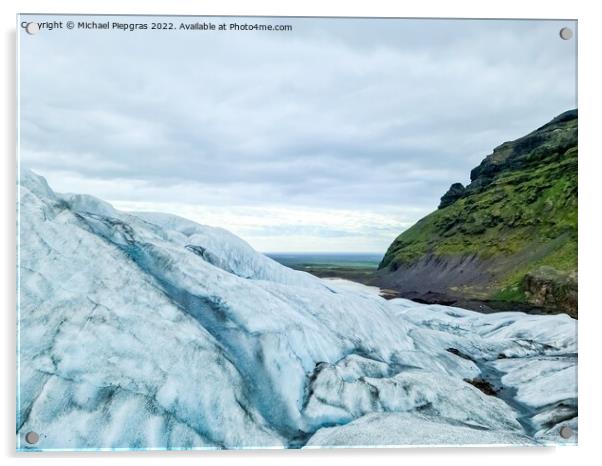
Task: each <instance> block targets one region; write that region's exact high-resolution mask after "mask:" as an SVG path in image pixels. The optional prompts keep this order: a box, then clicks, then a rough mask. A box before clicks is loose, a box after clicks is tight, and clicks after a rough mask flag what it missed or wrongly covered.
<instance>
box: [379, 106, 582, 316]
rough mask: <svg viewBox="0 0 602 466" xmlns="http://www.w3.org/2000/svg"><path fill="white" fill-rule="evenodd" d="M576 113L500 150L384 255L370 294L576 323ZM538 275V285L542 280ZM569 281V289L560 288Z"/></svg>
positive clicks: (556, 120) (402, 235) (404, 233)
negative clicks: (564, 316)
mask: <svg viewBox="0 0 602 466" xmlns="http://www.w3.org/2000/svg"><path fill="white" fill-rule="evenodd" d="M577 121H578V116H577V110H570V111H568V112H565V113H563V114H561V115H560V116H558V117H556V118H554V119H553V120H552V121H551V122H549V123H547V124H546V125H544V126H542V127H540V128H538V129H537V130H535V131H533V132H532V133H530V134H528V135H526V136H524V137H522V138H519V139H517V140H515V141H510V142H505V143H503V144H502V145H500V146H498V147H497V148H495V149H494V150H493V153H492V154H490V155H488V156H487V157H485V159H484V160H483V161H482V162H481V163H480V164H479V166H478V167H476V168H474V169H473V170H472V171H471V175H470V178H471V182H470V184H469V185H468V186H466V187H464V186H462V185H461V184H460V183H454V184H453V185H452V186H451V187H450V189H449V190H448V192H447V193H445V195H444V196H443V197H442V198H441V204H440V205H439V208H438V210H436V211H435V212H433V213H431V214H429V215H428V216H426V217H425V218H423V219H422V220H420V221H419V222H417V223H416V224H415V225H414V226H413V227H411V228H409V229H408V230H406V231H404V232H403V233H402V234H401V235H400V236H399V237H398V238H397V239H396V240H395V241H394V242H393V243H392V244H391V246H390V247H389V249H388V251H387V253H386V254H385V257H384V258H383V260H382V262H381V264H380V267H379V269H380V270H379V272H378V273H377V278H376V280H375V284H378V285H380V286H383V287H386V288H392V289H395V290H398V291H399V292H401V294H402V295H403V296H408V297H412V298H413V299H415V298H418V299H420V297H421V296H423V297H424V296H429V297H430V298H429V299H425V301H429V302H432V301H433V300H434V301H437V298H434V299H433V296H440V297H442V298H441V299H442V301H444V302H456V301H457V300H467V299H468V300H471V299H478V300H484V301H496V302H510V303H518V304H524V305H533V306H538V307H542V308H545V309H544V310H545V311H548V312H556V311H561V312H567V313H570V314H571V315H574V316H576V315H577V298H576V296H577V293H576V289H577V285H576V278H575V279H574V280H573V281H571V279H567V277H571V276H574V277H576V271H577V159H578V156H577ZM542 267H544V269H543V270H545V271H546V272H545V273H544V274H543V275H542V273H541V270H542ZM567 280H568V281H567Z"/></svg>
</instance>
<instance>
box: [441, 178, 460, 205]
mask: <svg viewBox="0 0 602 466" xmlns="http://www.w3.org/2000/svg"><path fill="white" fill-rule="evenodd" d="M465 192H466V188H465V187H464V185H463V184H462V183H454V184H452V185H451V186H450V187H449V189H448V190H447V192H446V193H445V194H444V195H443V196H442V197H441V203H440V204H439V208H440V209H443V208H444V207H447V206H448V205H451V204H453V203H454V202H456V201H457V200H458V199H460V198H461V197H462V196H463V195H464V193H465Z"/></svg>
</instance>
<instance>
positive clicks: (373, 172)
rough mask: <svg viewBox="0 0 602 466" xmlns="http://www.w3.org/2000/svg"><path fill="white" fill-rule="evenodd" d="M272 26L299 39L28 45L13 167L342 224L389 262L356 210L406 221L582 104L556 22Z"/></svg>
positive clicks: (326, 240)
mask: <svg viewBox="0 0 602 466" xmlns="http://www.w3.org/2000/svg"><path fill="white" fill-rule="evenodd" d="M270 21H271V22H279V23H281V22H283V21H285V22H287V23H291V24H293V26H294V31H293V32H290V33H278V34H274V33H228V32H226V33H219V32H215V33H198V32H197V33H191V32H174V33H173V34H165V33H154V34H153V33H149V32H136V33H124V32H121V31H119V32H114V33H107V32H106V31H102V32H78V31H67V30H58V29H57V30H54V31H52V32H48V31H43V32H42V33H41V34H39V35H36V36H28V35H23V36H22V37H21V48H20V50H21V57H20V58H21V61H20V63H21V74H20V88H21V100H20V103H21V117H22V120H21V128H20V129H21V147H22V154H21V155H22V158H23V161H24V162H25V164H27V165H28V166H29V167H31V168H32V169H34V170H36V171H38V172H39V173H41V174H42V175H44V176H47V177H48V178H49V181H50V182H51V184H52V185H53V186H55V187H56V189H58V190H60V191H75V192H87V193H90V194H94V195H97V196H100V197H102V198H105V199H109V200H113V201H119V202H137V203H140V202H147V203H151V204H153V205H158V204H163V205H166V206H167V207H166V209H167V210H170V209H171V207H169V206H173V209H176V207H175V206H182V205H189V206H192V207H199V206H200V207H202V208H206V209H217V211H223V212H224V219H222V220H220V221H224V222H226V218H229V219H230V217H231V216H232V215H235V212H239V210H237V209H238V206H244V207H245V208H247V209H250V210H249V211H255V210H254V209H259V210H260V211H264V212H265V211H269V212H273V209H275V208H287V209H290V212H292V213H294V214H293V215H292V216H291V217H294V216H295V215H297V214H300V215H308V212H312V211H319V212H329V211H336V212H345V214H344V215H343V216H342V217H341V216H338V215H334V216H333V217H332V218H334V219H335V221H337V222H340V224H339V225H338V226H339V228H338V230H337V231H340V232H341V236H340V238H338V239H339V240H340V241H341V243H340V244H342V245H343V244H344V245H345V248H350V249H353V250H373V249H372V248H375V247H377V243H378V248H380V249H381V250H382V249H384V247H386V241H385V239H384V236H382V237H381V238H380V239H378V241H376V240H373V237H372V236H370V235H367V236H366V235H359V234H358V235H356V236H353V235H351V236H350V235H348V234H351V233H353V230H349V229H350V228H351V227H350V225H349V224H348V223H346V222H345V220H344V218H347V217H346V216H347V215H348V213H349V212H357V213H358V215H360V214H361V215H362V216H363V217H362V218H363V220H362V224H364V225H375V224H376V223H377V221H378V222H383V224H387V219H390V221H391V222H393V223H394V224H395V228H397V226H398V225H400V224H405V223H406V222H413V221H415V220H417V219H418V218H419V216H421V215H423V214H424V213H425V212H428V211H429V210H431V209H433V208H434V207H436V205H437V203H438V199H439V198H440V196H441V195H442V194H443V193H444V192H445V190H446V189H447V187H448V186H449V185H450V184H451V183H452V182H455V181H462V182H466V181H467V179H468V174H469V171H470V169H471V168H473V167H474V166H475V165H477V164H478V163H479V161H480V160H481V159H482V158H483V157H484V156H485V155H486V154H487V153H489V152H490V151H491V149H492V148H493V147H494V146H496V145H498V144H500V143H501V142H503V141H505V140H508V139H512V138H515V137H519V136H521V135H523V134H525V133H526V132H528V131H531V130H533V129H534V128H536V127H537V126H539V125H541V124H543V123H545V122H546V121H548V120H549V119H551V118H552V117H554V116H555V115H556V114H558V113H560V112H562V111H564V110H567V109H569V108H571V107H574V106H575V99H576V96H575V92H574V89H575V43H576V41H562V40H560V39H559V38H558V29H559V28H560V27H561V26H564V25H566V24H565V23H564V22H554V21H472V22H466V21H464V22H459V21H439V20H433V21H427V20H414V21H409V20H404V21H402V20H371V21H364V20H327V19H314V20H311V19H297V20H295V19H274V20H270ZM22 34H25V33H22ZM232 206H237V207H236V208H233V207H232ZM179 208H180V207H177V209H179ZM173 209H172V210H173ZM177 209H176V210H177ZM371 213H377V214H378V215H379V217H378V219H377V220H375V219H372V218H370V214H371ZM327 216H328V215H326V214H325V217H327ZM264 217H265V216H264ZM325 217H324V218H325ZM258 218H259V219H261V218H262V217H261V216H259V217H258ZM262 221H263V222H264V224H263V226H264V227H265V228H264V230H262V231H263V232H264V233H265V238H267V239H266V240H265V244H276V245H278V248H285V247H288V245H290V244H292V242H291V240H290V237H291V235H289V239H288V240H287V241H285V240H283V239H282V235H281V234H279V233H278V232H282V231H283V230H282V228H284V227H285V226H286V225H287V224H286V219H285V218H282V219H280V220H279V222H280V223H278V225H279V226H278V228H279V229H278V228H276V227H275V225H274V224H272V223H270V222H269V221H267V220H262ZM228 222H230V223H228V225H233V227H232V228H233V231H235V232H236V233H239V234H241V235H242V236H243V237H245V238H247V239H249V238H250V235H252V234H253V232H252V231H250V230H245V229H244V228H243V229H242V230H236V228H238V226H237V225H238V223H237V222H239V223H240V222H242V220H232V221H230V220H228ZM395 222H397V223H395ZM243 223H244V222H243ZM313 224H314V222H313V220H312V221H309V220H308V221H307V225H313ZM288 225H289V226H291V227H292V226H294V225H296V224H295V223H290V224H288ZM304 225H305V224H304ZM307 225H305V226H304V228H305V227H307ZM222 226H226V227H227V225H222ZM270 227H273V232H272V234H270V233H269V230H268V229H269V228H270ZM241 231H242V233H241ZM299 231H301V230H299ZM302 231H303V232H304V233H303V234H302V235H297V236H299V239H298V240H295V242H294V244H297V245H299V246H298V247H300V248H301V247H302V248H305V247H309V245H308V244H307V243H308V241H309V243H310V244H311V245H312V248H313V250H321V249H322V248H329V247H332V246H333V245H332V242H333V241H334V240H333V237H332V236H329V233H328V231H332V229H331V230H328V231H327V230H324V231H322V232H319V231H317V230H316V231H315V232H310V231H309V230H307V229H305V230H302ZM343 232H346V233H345V234H343ZM310 233H311V234H310ZM347 233H348V234H347ZM255 234H256V236H254V238H255V239H253V240H252V242H254V244H259V243H258V241H259V239H257V238H259V236H257V231H255ZM312 235H313V236H312ZM272 237H273V238H272ZM304 238H311V240H308V241H306V240H305V239H304ZM350 238H355V239H353V240H352V239H350ZM389 239H391V238H389ZM272 240H273V241H272ZM279 241H280V242H281V243H278V242H279ZM387 241H388V240H387ZM381 244H382V245H384V246H381ZM258 247H259V248H260V249H265V248H264V247H263V246H258ZM341 247H342V246H341ZM338 249H339V250H340V248H338Z"/></svg>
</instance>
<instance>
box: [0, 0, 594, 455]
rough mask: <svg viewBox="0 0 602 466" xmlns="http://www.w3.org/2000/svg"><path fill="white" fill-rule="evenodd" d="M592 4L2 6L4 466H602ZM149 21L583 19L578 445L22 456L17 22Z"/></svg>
mask: <svg viewBox="0 0 602 466" xmlns="http://www.w3.org/2000/svg"><path fill="white" fill-rule="evenodd" d="M596 3H599V2H595V1H593V0H591V1H581V2H579V1H578V0H573V1H570V0H565V1H557V0H548V1H533V0H531V1H528V0H505V1H501V0H498V1H496V2H495V3H493V2H490V1H489V2H488V1H475V0H455V1H445V0H439V1H435V0H432V1H430V0H420V1H417V2H416V1H415V2H402V1H399V2H395V3H394V2H386V1H381V0H364V1H357V0H321V1H316V0H305V1H297V0H295V1H287V2H283V1H262V0H256V1H253V2H249V1H244V0H237V1H226V0H221V1H218V0H216V1H208V0H207V1H201V0H197V1H192V0H188V1H186V0H181V1H174V0H171V1H168V0H164V1H157V0H146V1H144V2H142V1H131V0H127V1H126V0H104V1H101V0H94V1H92V0H87V1H85V2H82V1H81V0H80V1H74V0H55V1H53V2H51V3H49V2H47V1H42V0H35V1H34V0H22V1H15V0H3V1H2V2H0V8H1V9H2V15H1V16H0V18H1V22H2V39H3V47H2V53H3V57H2V58H3V60H2V65H3V66H2V69H3V73H2V75H3V86H2V90H3V99H2V102H3V103H4V105H3V107H4V108H3V112H2V114H1V117H0V118H1V119H2V125H1V127H2V138H1V139H0V140H1V141H2V142H3V144H4V151H3V158H2V161H3V166H2V171H1V173H2V187H3V194H4V196H3V197H2V203H1V204H0V205H1V212H2V220H3V228H2V229H1V230H0V231H1V232H2V233H1V234H2V249H1V256H0V263H1V264H2V267H1V269H0V270H1V274H2V276H1V280H0V283H1V284H2V293H1V296H2V297H3V299H4V304H5V305H4V306H3V307H2V311H3V321H2V332H3V333H2V336H3V338H0V340H1V341H2V359H1V363H2V384H1V389H2V416H1V419H2V423H1V425H2V433H1V435H0V438H1V440H2V442H1V443H2V456H3V457H4V458H5V461H6V462H5V464H16V462H17V461H20V462H21V464H23V463H22V462H23V461H25V462H27V463H28V462H32V461H44V462H47V463H49V464H61V465H62V464H65V463H72V464H81V463H83V462H85V463H86V464H91V465H94V464H98V463H99V462H100V461H103V460H110V461H112V462H117V463H130V464H135V463H142V462H144V464H145V465H152V464H163V463H165V462H171V461H173V460H177V461H178V462H179V463H192V462H194V463H195V464H198V463H199V462H203V463H205V464H207V463H211V464H212V463H218V462H220V463H221V464H234V463H239V462H240V463H242V462H243V461H244V462H245V464H251V465H262V466H263V465H266V466H270V465H281V464H282V463H283V462H284V461H286V463H287V465H288V464H293V465H294V464H305V463H306V462H312V463H315V462H317V463H322V462H323V463H328V464H333V463H334V464H343V463H345V464H351V465H356V464H357V465H359V464H363V463H366V462H370V461H377V462H378V463H379V465H380V464H396V465H398V464H401V463H402V462H404V463H406V462H408V463H411V462H415V463H417V462H420V464H424V463H427V464H444V465H445V466H447V465H450V464H459V465H462V466H467V465H471V464H475V465H479V466H482V465H483V464H484V463H485V462H486V463H487V466H496V465H502V464H503V465H507V464H508V463H518V464H522V463H523V462H524V463H527V462H528V463H529V464H540V463H541V464H544V463H545V464H546V465H547V466H554V465H563V466H567V465H573V464H575V465H577V464H588V463H598V462H599V461H600V459H599V458H597V456H600V455H597V454H596V453H597V452H596V447H597V445H598V443H599V441H598V439H597V434H598V432H600V431H601V429H600V427H599V426H600V424H601V423H602V417H601V416H600V414H601V413H600V402H599V397H600V396H602V386H601V384H600V382H601V380H602V377H601V376H600V368H601V367H602V363H601V358H600V344H599V342H600V341H602V338H601V337H600V335H601V334H602V319H601V315H602V305H601V299H602V298H601V297H600V296H599V295H598V294H597V293H596V291H597V288H599V287H600V284H599V281H600V279H599V278H598V277H599V276H601V273H600V268H601V266H602V257H601V255H600V243H601V241H602V240H601V239H600V236H601V235H600V231H601V229H602V222H601V221H600V212H602V208H601V202H600V200H602V195H601V193H600V189H602V183H600V179H601V178H602V164H601V163H600V158H601V157H602V150H601V147H600V140H601V139H602V135H601V134H599V133H601V129H600V127H601V126H602V122H601V121H600V119H599V118H598V114H599V113H600V110H602V102H601V99H600V95H601V94H600V87H601V86H602V84H600V83H602V74H601V71H600V70H601V65H600V62H601V60H600V58H599V57H600V56H601V55H602V52H601V48H602V47H601V45H602V43H601V42H602V41H601V31H602V24H601V16H600V14H599V13H600V11H599V10H600V8H599V7H597V6H596ZM18 12H22V13H36V12H38V13H40V12H41V13H115V14H117V13H119V14H129V13H145V14H199V15H211V14H221V15H273V16H274V15H292V16H295V15H300V16H397V17H455V18H458V17H477V18H496V17H504V18H577V19H578V20H579V97H580V98H579V120H580V121H579V145H580V161H579V204H580V205H579V210H580V215H579V250H580V256H579V274H580V283H579V286H580V293H579V300H580V310H581V312H580V322H579V332H580V334H579V346H580V348H579V349H580V351H579V353H580V354H579V406H580V408H581V410H580V411H581V412H580V417H579V446H578V447H559V448H499V447H494V448H447V447H445V448H422V449H353V450H351V449H331V450H306V451H281V450H279V451H274V450H251V451H228V452H210V451H202V452H128V453H45V454H31V453H28V454H17V453H15V435H14V431H15V428H14V421H15V414H14V408H15V345H16V342H15V326H16V319H15V315H16V314H15V248H16V243H15V238H16V228H15V172H16V160H15V153H16V143H15V140H16V138H15V135H16V125H15V121H16V119H15V115H16V99H15V90H16V89H15V61H16V58H15V57H16V54H15V50H16V45H15V37H16V36H15V18H16V13H18Z"/></svg>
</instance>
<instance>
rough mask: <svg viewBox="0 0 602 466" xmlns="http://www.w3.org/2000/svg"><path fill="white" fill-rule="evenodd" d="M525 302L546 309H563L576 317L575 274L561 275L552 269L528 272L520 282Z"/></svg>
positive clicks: (542, 268) (543, 268)
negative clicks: (525, 298)
mask: <svg viewBox="0 0 602 466" xmlns="http://www.w3.org/2000/svg"><path fill="white" fill-rule="evenodd" d="M522 288H523V290H524V291H525V295H526V297H527V300H528V301H529V302H531V303H533V304H536V305H538V306H541V307H546V308H561V309H564V310H565V311H566V312H567V314H569V315H570V316H573V317H576V316H577V273H576V272H573V273H561V272H559V271H558V270H556V269H554V268H552V267H546V266H544V267H540V268H539V269H537V270H535V271H533V272H529V273H528V274H526V275H525V277H524V278H523V281H522Z"/></svg>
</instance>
